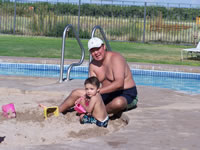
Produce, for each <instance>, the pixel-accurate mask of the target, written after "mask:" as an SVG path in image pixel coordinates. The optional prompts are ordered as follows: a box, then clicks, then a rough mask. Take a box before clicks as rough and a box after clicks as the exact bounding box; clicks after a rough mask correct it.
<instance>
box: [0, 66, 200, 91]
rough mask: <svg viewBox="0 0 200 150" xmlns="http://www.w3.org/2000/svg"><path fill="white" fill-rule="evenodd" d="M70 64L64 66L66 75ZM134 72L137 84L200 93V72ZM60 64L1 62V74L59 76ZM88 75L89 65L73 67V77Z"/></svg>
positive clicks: (81, 77) (138, 70)
mask: <svg viewBox="0 0 200 150" xmlns="http://www.w3.org/2000/svg"><path fill="white" fill-rule="evenodd" d="M67 68H68V65H65V66H64V72H65V73H64V77H66V70H67ZM131 71H132V74H133V77H134V80H135V82H136V84H137V85H145V86H154V87H160V88H168V89H172V90H176V91H180V92H187V93H190V94H200V74H198V73H183V72H168V71H152V70H141V69H132V70H131ZM59 73H60V65H53V64H23V63H1V64H0V75H11V76H33V77H53V78H59ZM87 77H88V67H87V66H77V67H73V68H72V70H71V74H70V78H71V79H86V78H87Z"/></svg>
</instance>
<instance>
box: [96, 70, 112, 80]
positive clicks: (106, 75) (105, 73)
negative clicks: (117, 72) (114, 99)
mask: <svg viewBox="0 0 200 150" xmlns="http://www.w3.org/2000/svg"><path fill="white" fill-rule="evenodd" d="M96 73H97V77H98V79H99V81H100V82H103V81H105V80H108V81H113V80H114V76H113V71H112V68H111V67H101V68H99V69H98V71H97V72H96Z"/></svg>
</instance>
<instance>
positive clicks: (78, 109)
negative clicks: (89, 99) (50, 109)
mask: <svg viewBox="0 0 200 150" xmlns="http://www.w3.org/2000/svg"><path fill="white" fill-rule="evenodd" d="M74 110H76V111H77V112H78V113H80V114H82V113H86V111H85V109H84V108H83V106H82V105H81V104H76V105H75V106H74Z"/></svg>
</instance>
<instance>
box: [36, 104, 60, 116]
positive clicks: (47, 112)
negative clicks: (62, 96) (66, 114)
mask: <svg viewBox="0 0 200 150" xmlns="http://www.w3.org/2000/svg"><path fill="white" fill-rule="evenodd" d="M39 106H40V107H42V108H43V109H44V118H45V119H47V118H48V117H50V116H59V110H58V106H51V107H46V106H44V105H42V104H40V105H39Z"/></svg>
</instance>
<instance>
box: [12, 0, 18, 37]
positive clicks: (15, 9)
mask: <svg viewBox="0 0 200 150" xmlns="http://www.w3.org/2000/svg"><path fill="white" fill-rule="evenodd" d="M16 1H17V0H15V6H14V7H15V10H14V24H13V34H15V24H16Z"/></svg>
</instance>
